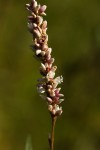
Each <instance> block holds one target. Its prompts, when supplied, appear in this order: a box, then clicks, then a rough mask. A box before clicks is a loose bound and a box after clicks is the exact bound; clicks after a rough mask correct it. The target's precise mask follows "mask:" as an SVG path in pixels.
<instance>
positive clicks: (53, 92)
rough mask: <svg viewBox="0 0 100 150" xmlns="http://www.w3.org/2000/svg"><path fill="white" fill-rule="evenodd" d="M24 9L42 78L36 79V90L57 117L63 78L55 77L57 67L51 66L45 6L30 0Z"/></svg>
mask: <svg viewBox="0 0 100 150" xmlns="http://www.w3.org/2000/svg"><path fill="white" fill-rule="evenodd" d="M26 8H27V10H28V11H29V12H30V16H28V29H29V31H30V33H31V34H32V35H33V45H31V48H32V50H33V51H34V56H35V57H36V58H37V59H38V60H40V62H41V66H40V74H41V75H42V77H41V78H40V79H38V84H37V90H38V92H39V94H40V96H41V97H42V98H43V99H45V100H46V102H47V104H48V110H49V111H50V113H51V115H53V116H59V115H61V113H62V107H60V106H59V105H60V103H61V102H62V101H63V100H64V99H62V97H63V96H64V95H63V94H60V90H61V88H58V87H57V86H58V84H61V82H63V77H62V76H58V77H55V71H56V69H57V66H53V63H54V60H55V59H54V58H52V57H51V52H52V48H49V47H48V35H47V33H46V31H47V21H46V20H43V16H45V15H46V13H45V10H46V8H47V6H46V5H43V6H41V5H40V4H37V2H36V1H35V0H32V1H31V3H30V4H26Z"/></svg>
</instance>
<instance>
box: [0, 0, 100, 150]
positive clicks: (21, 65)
mask: <svg viewBox="0 0 100 150" xmlns="http://www.w3.org/2000/svg"><path fill="white" fill-rule="evenodd" d="M28 2H29V1H24V0H6V1H4V0H0V150H25V143H26V139H27V135H29V134H30V135H31V138H32V146H33V149H34V150H47V149H49V144H48V141H47V137H48V133H49V131H50V129H51V122H50V119H51V118H50V116H49V113H48V111H47V106H46V103H45V102H44V101H43V100H41V98H40V97H39V96H38V94H37V91H36V84H37V79H38V78H39V77H40V75H39V71H38V68H39V65H40V64H39V62H37V61H36V60H34V58H33V57H32V56H33V53H32V51H31V50H30V49H29V45H30V44H32V37H31V35H30V34H29V33H28V31H27V27H26V26H27V23H26V22H27V15H28V13H27V12H26V10H25V7H24V5H25V3H28ZM39 2H40V3H42V4H47V6H48V9H47V17H46V19H47V20H48V34H49V46H51V47H52V48H53V56H54V57H55V59H56V62H55V64H57V66H58V71H57V75H61V74H62V75H63V76H64V83H63V85H62V92H63V93H64V94H65V101H64V103H63V110H64V113H63V115H62V116H61V117H60V118H59V119H58V122H57V124H56V132H55V150H99V149H100V1H99V0H92V1H91V0H83V1H80V0H76V1H75V0H63V1H58V0H54V1H53V0H51V1H50V0H49V1H45V0H39Z"/></svg>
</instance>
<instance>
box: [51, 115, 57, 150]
mask: <svg viewBox="0 0 100 150" xmlns="http://www.w3.org/2000/svg"><path fill="white" fill-rule="evenodd" d="M56 120H57V116H52V132H51V149H50V150H54V131H55V124H56Z"/></svg>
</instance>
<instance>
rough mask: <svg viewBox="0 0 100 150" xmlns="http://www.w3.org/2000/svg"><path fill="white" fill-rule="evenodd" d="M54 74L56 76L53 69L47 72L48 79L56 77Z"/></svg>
mask: <svg viewBox="0 0 100 150" xmlns="http://www.w3.org/2000/svg"><path fill="white" fill-rule="evenodd" d="M54 76H55V72H54V71H52V70H50V71H49V72H48V74H47V76H46V77H47V79H48V80H49V79H50V78H51V79H52V78H54Z"/></svg>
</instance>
